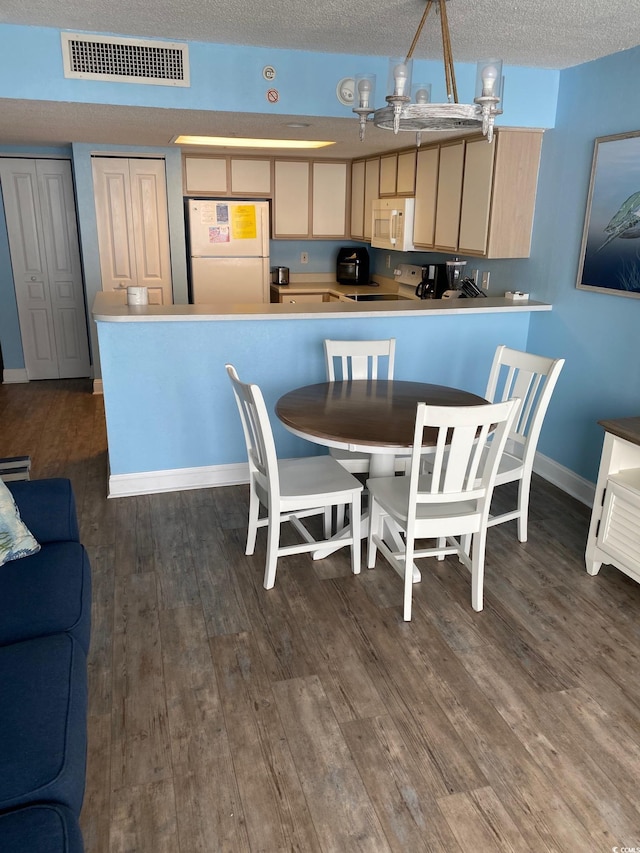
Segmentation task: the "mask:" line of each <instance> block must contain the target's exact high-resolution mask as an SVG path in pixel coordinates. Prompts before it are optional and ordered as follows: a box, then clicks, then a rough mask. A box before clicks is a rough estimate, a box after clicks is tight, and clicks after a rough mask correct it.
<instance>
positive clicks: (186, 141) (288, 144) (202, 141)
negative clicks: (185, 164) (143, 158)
mask: <svg viewBox="0 0 640 853" xmlns="http://www.w3.org/2000/svg"><path fill="white" fill-rule="evenodd" d="M171 141H172V142H174V143H175V144H176V145H209V146H210V147H212V148H213V147H216V148H325V147H326V146H327V145H335V142H326V141H324V140H322V141H319V140H308V139H250V138H248V137H240V136H175V137H174V138H173V139H172V140H171Z"/></svg>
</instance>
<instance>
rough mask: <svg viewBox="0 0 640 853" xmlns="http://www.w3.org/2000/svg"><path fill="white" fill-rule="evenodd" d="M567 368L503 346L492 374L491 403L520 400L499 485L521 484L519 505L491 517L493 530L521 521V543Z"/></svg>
mask: <svg viewBox="0 0 640 853" xmlns="http://www.w3.org/2000/svg"><path fill="white" fill-rule="evenodd" d="M563 365H564V359H563V358H547V357H545V356H541V355H533V354H532V353H528V352H522V351H520V350H515V349H510V348H509V347H506V346H504V345H501V346H499V347H498V348H497V349H496V352H495V355H494V358H493V364H492V365H491V371H490V373H489V381H488V383H487V390H486V392H485V397H486V399H487V400H489V401H491V402H498V401H500V400H508V399H510V398H512V397H517V398H518V399H519V400H520V408H519V411H518V415H517V417H516V420H515V421H514V424H513V427H512V429H511V432H510V434H509V437H508V441H507V449H506V451H505V453H503V455H502V458H501V459H500V465H499V467H498V473H497V475H496V486H502V485H504V484H505V483H513V482H518V483H519V485H518V498H517V505H516V508H515V509H514V510H510V511H509V512H503V513H501V514H499V515H493V516H490V517H489V527H493V526H494V525H496V524H503V523H504V522H505V521H513V520H514V519H517V521H518V539H519V540H520V542H526V541H527V527H528V519H529V494H530V491H531V476H532V473H533V462H534V459H535V455H536V447H537V446H538V439H539V437H540V430H541V429H542V424H543V421H544V418H545V415H546V413H547V408H548V406H549V402H550V400H551V395H552V394H553V390H554V388H555V386H556V383H557V381H558V377H559V375H560V371H561V370H562V367H563Z"/></svg>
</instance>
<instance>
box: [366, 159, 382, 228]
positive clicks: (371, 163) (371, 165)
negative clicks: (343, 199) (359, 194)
mask: <svg viewBox="0 0 640 853" xmlns="http://www.w3.org/2000/svg"><path fill="white" fill-rule="evenodd" d="M379 195H380V158H379V157H374V158H372V159H370V160H367V161H366V162H365V167H364V239H365V240H368V241H369V242H371V231H372V227H371V226H372V221H371V217H372V215H373V202H374V201H375V200H376V199H377V198H378V196H379Z"/></svg>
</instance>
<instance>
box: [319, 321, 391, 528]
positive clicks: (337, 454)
mask: <svg viewBox="0 0 640 853" xmlns="http://www.w3.org/2000/svg"><path fill="white" fill-rule="evenodd" d="M324 354H325V363H326V369H327V381H328V382H335V381H336V379H337V380H338V381H342V382H347V381H348V380H350V379H355V380H357V379H393V369H394V364H395V356H396V339H395V338H385V339H382V340H371V341H336V340H331V339H326V340H325V342H324ZM382 359H386V370H385V369H384V364H383V363H382V362H381V360H382ZM336 367H337V368H338V370H336ZM378 368H380V370H379V369H378ZM329 453H330V454H331V456H333V458H334V459H337V460H338V462H339V463H340V464H341V465H342V466H343V468H346V469H347V471H349V472H350V473H351V474H365V475H366V474H368V473H369V467H370V462H371V456H370V454H369V453H364V452H361V451H358V450H353V451H352V450H342V449H341V448H336V447H332V448H331V449H330V450H329ZM406 466H407V457H406V456H397V457H396V461H395V469H396V471H397V472H398V473H401V474H404V473H405V471H406ZM343 524H344V509H337V510H336V527H337V529H338V530H339V529H340V528H341V527H342V526H343Z"/></svg>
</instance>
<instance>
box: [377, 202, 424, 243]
mask: <svg viewBox="0 0 640 853" xmlns="http://www.w3.org/2000/svg"><path fill="white" fill-rule="evenodd" d="M415 203H416V202H415V199H414V198H378V199H376V200H375V201H374V202H373V206H372V214H371V216H372V222H371V246H372V248H374V249H394V250H395V251H397V252H413V251H414V245H413V214H414V210H415Z"/></svg>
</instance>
